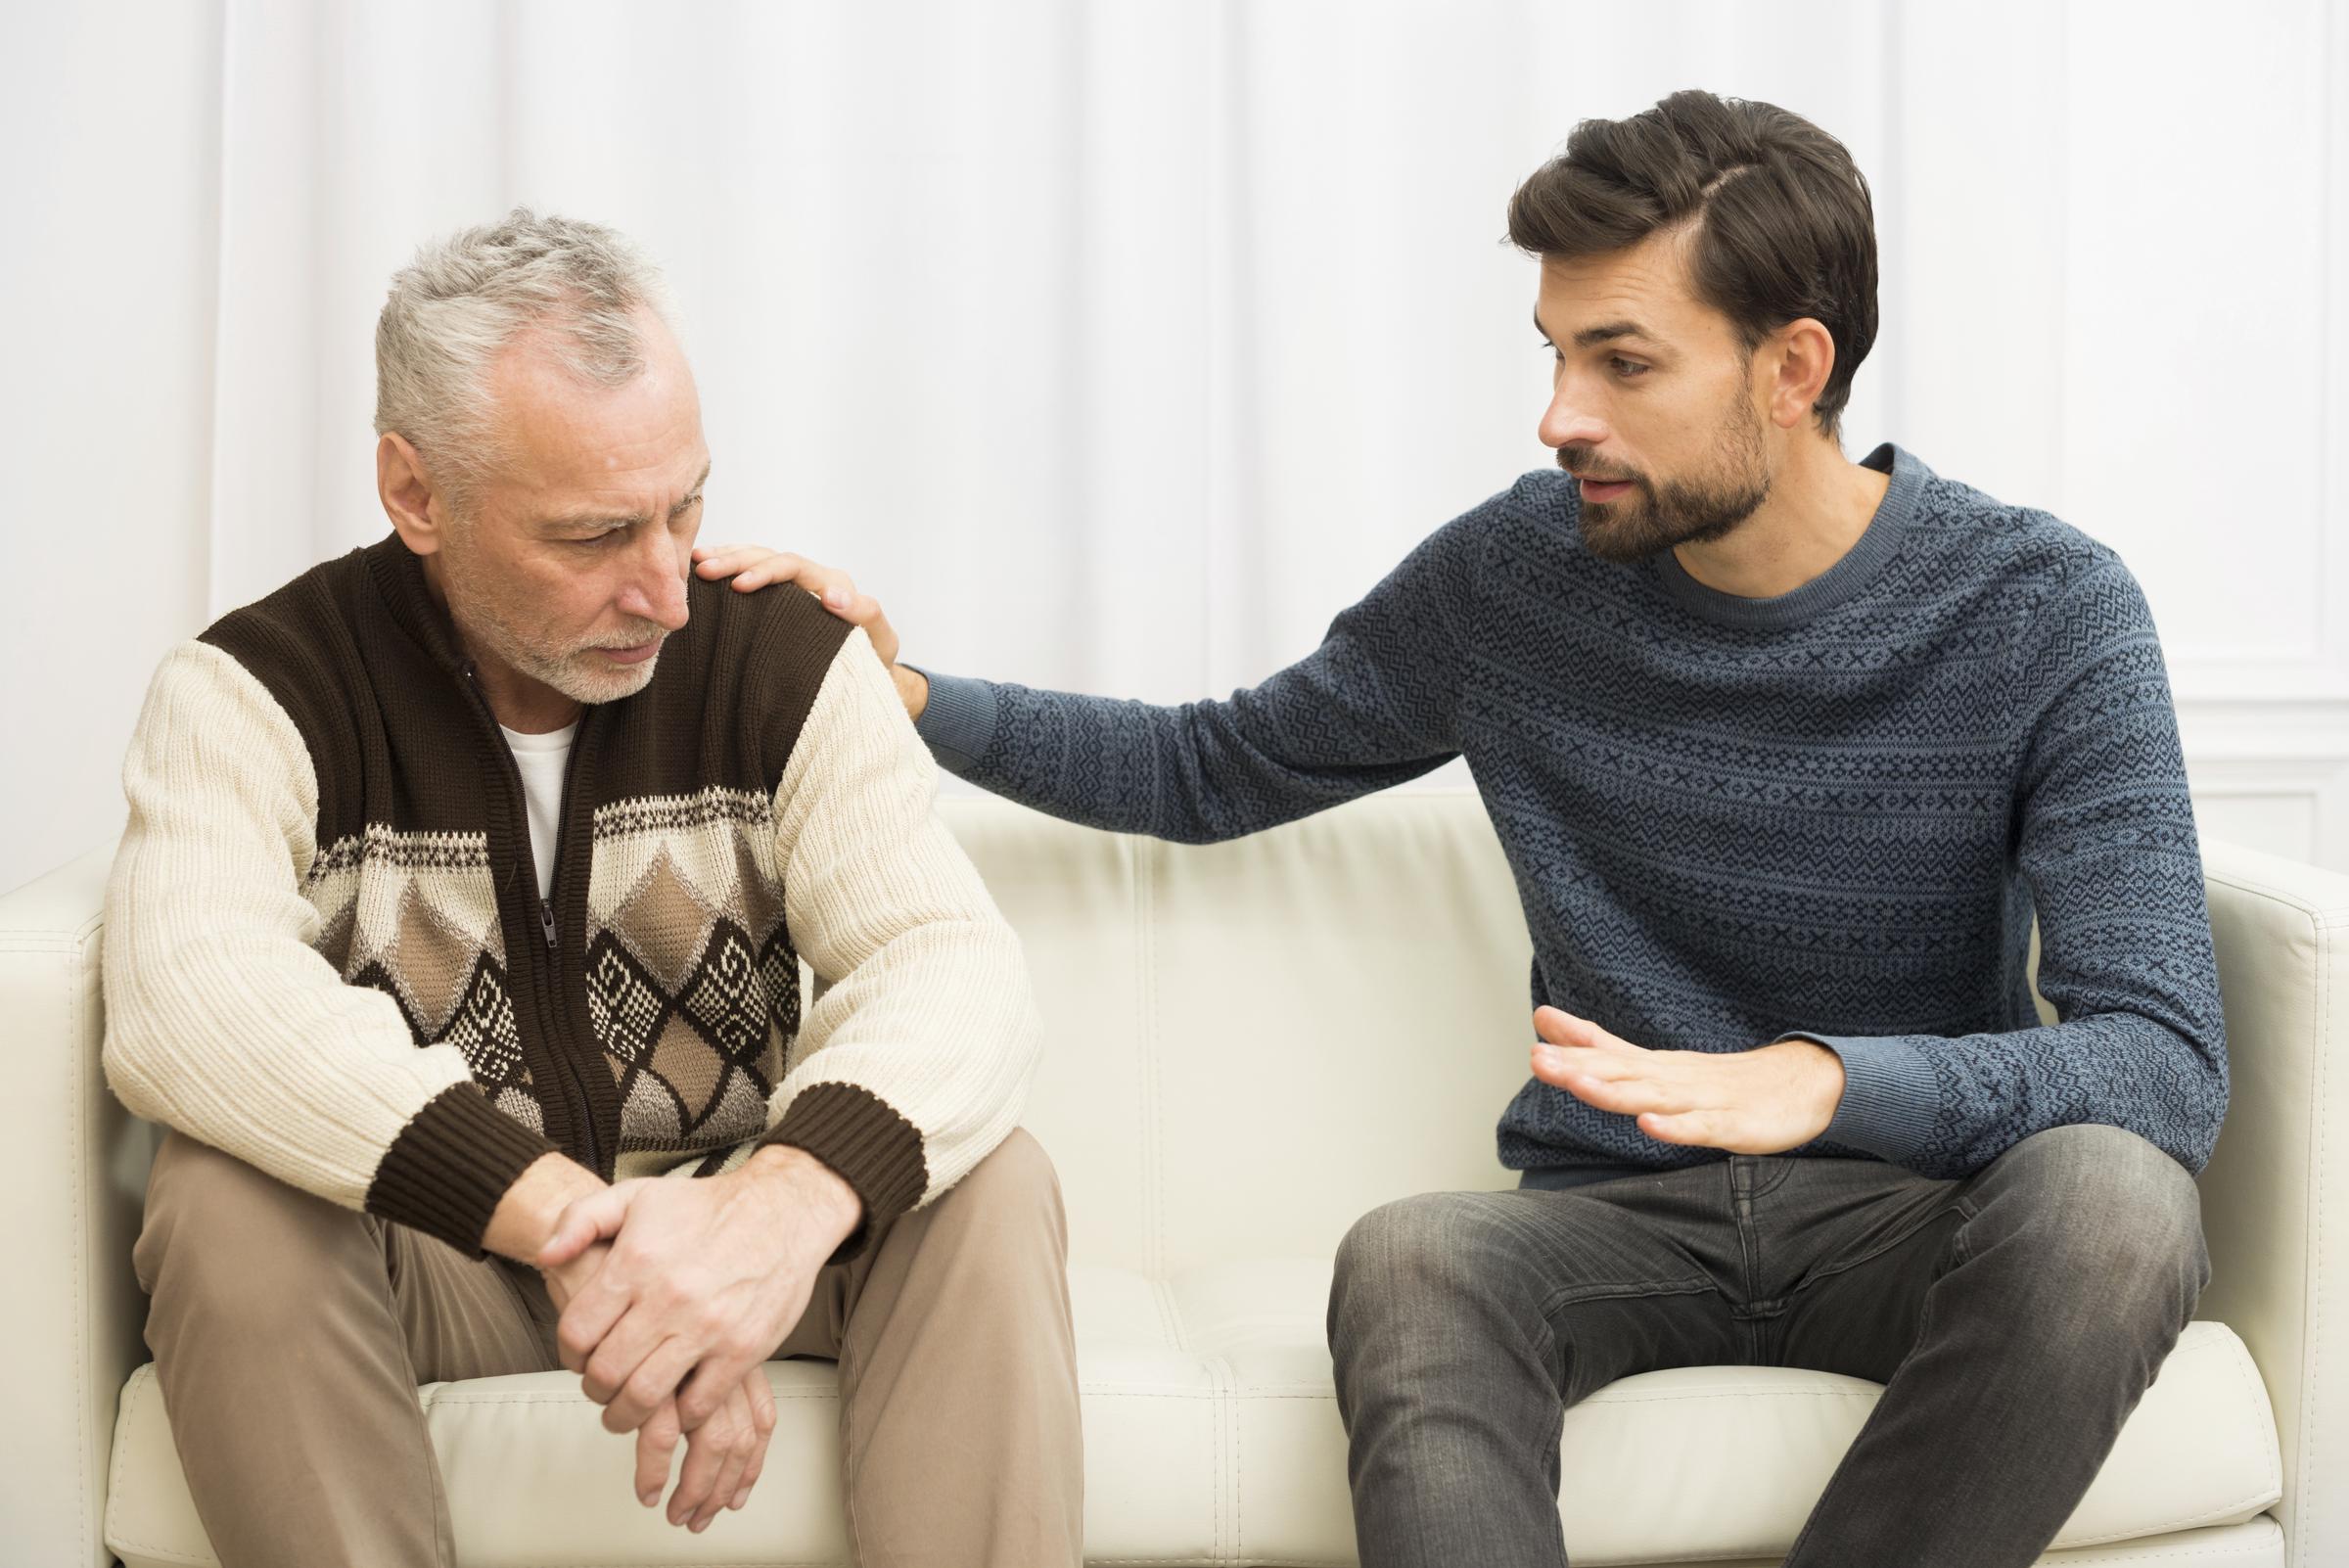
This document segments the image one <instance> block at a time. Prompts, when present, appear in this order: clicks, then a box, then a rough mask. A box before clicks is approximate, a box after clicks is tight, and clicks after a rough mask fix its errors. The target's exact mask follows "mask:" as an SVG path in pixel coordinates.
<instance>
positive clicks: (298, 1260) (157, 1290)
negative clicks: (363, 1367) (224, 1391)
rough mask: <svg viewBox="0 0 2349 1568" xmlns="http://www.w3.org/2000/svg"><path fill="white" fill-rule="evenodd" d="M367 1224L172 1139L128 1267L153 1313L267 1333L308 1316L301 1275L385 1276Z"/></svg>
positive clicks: (151, 1183) (202, 1147)
mask: <svg viewBox="0 0 2349 1568" xmlns="http://www.w3.org/2000/svg"><path fill="white" fill-rule="evenodd" d="M367 1225H368V1221H367V1219H366V1217H365V1216H363V1215H359V1214H356V1213H353V1212H351V1211H348V1210H345V1209H342V1208H339V1207H338V1206H336V1205H334V1204H332V1203H329V1202H327V1201H326V1200H325V1199H324V1198H320V1197H317V1196H315V1195H313V1194H311V1193H307V1192H303V1191H301V1190H300V1189H299V1188H297V1187H292V1186H288V1185H287V1184H286V1183H284V1182H282V1181H280V1180H278V1179H277V1178H276V1177H274V1176H269V1175H267V1174H266V1173H264V1172H261V1171H259V1170H256V1169H255V1168H253V1166H251V1165H248V1164H246V1163H245V1162H244V1161H242V1160H240V1159H238V1158H237V1157H236V1156H234V1155H232V1154H227V1153H223V1152H222V1151H221V1150H219V1149H216V1148H213V1147H211V1146H210V1145H208V1144H205V1143H200V1142H198V1141H197V1140H196V1139H194V1138H191V1137H189V1136H187V1135H186V1134H185V1133H182V1132H177V1131H174V1132H170V1133H167V1134H166V1135H165V1136H164V1138H163V1141H162V1143H161V1146H160V1147H159V1148H158V1149H157V1150H156V1157H155V1169H154V1170H153V1172H152V1173H151V1174H150V1176H149V1179H148V1186H147V1212H146V1216H145V1219H144V1221H143V1222H142V1224H141V1226H140V1230H139V1239H138V1243H137V1245H136V1246H135V1247H134V1249H133V1251H132V1263H133V1266H134V1268H136V1271H137V1273H138V1278H139V1283H140V1285H141V1286H143V1287H144V1288H145V1289H146V1290H147V1292H148V1294H149V1295H151V1296H153V1297H154V1298H155V1300H156V1310H157V1311H158V1312H161V1313H172V1312H180V1313H186V1312H194V1313H200V1314H203V1315H205V1316H207V1318H218V1319H222V1320H226V1321H229V1322H233V1323H235V1324H237V1325H239V1326H240V1327H244V1328H250V1329H253V1330H254V1331H259V1332H265V1331H270V1330H269V1325H270V1324H271V1323H272V1322H273V1321H275V1320H277V1319H280V1318H295V1319H298V1318H299V1315H300V1314H301V1313H302V1312H303V1311H304V1310H305V1305H304V1304H305V1303H306V1302H307V1301H308V1299H309V1297H308V1294H307V1292H305V1291H304V1290H302V1289H301V1288H299V1281H300V1279H301V1278H302V1277H303V1276H304V1275H305V1274H312V1275H314V1273H315V1271H316V1270H318V1269H323V1268H347V1267H353V1266H354V1265H355V1266H361V1267H374V1268H381V1267H383V1265H382V1255H381V1251H380V1248H378V1247H377V1246H376V1245H375V1244H374V1242H373V1240H372V1238H371V1237H370V1236H369V1235H368V1233H367Z"/></svg>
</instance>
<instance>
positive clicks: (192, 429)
mask: <svg viewBox="0 0 2349 1568" xmlns="http://www.w3.org/2000/svg"><path fill="white" fill-rule="evenodd" d="M121 10H122V8H119V7H107V6H79V5H38V6H35V5H17V4H13V3H12V4H10V5H8V7H7V9H6V10H4V11H0V147H4V148H6V149H7V150H8V158H7V164H6V173H5V174H0V222H4V223H5V224H6V229H7V232H6V236H5V243H0V300H7V301H8V305H7V321H8V330H7V335H6V338H5V340H4V341H5V342H6V343H7V346H8V355H7V365H6V374H5V375H0V476H5V484H0V506H4V507H5V518H6V521H5V523H4V524H0V548H4V550H5V560H6V562H7V566H8V571H9V582H10V586H11V591H10V593H9V595H8V600H7V607H6V613H5V616H4V617H0V759H5V761H0V889H4V888H9V887H13V886H15V885H16V884H17V883H19V882H22V881H23V880H25V879H26V878H29V877H31V876H34V875H37V874H38V873H39V872H41V871H43V870H46V869H47V868H48V867H49V866H50V865H52V864H54V863H55V862H57V861H59V860H62V859H64V858H66V857H67V856H69V855H71V854H74V853H79V852H80V851H82V850H85V849H88V848H89V847H91V846H92V845H94V844H97V843H100V842H102V841H103V840H105V839H106V838H108V837H109V836H111V835H112V834H114V833H115V832H117V831H118V830H119V828H120V825H121V821H122V796H121V789H120V786H119V784H118V783H117V774H118V770H119V766H120V761H121V756H122V743H123V740H124V738H125V737H126V736H127V735H128V734H129V732H130V725H131V721H132V719H133V718H134V717H135V716H136V715H137V713H138V704H139V699H140V697H141V696H142V695H143V694H144V692H145V691H146V688H147V677H148V676H149V674H150V673H152V672H153V670H154V669H155V665H156V661H157V660H158V659H160V658H161V656H162V653H163V650H164V649H165V648H167V647H168V646H169V645H170V644H171V642H172V641H173V640H174V639H176V638H179V637H184V636H186V635H187V634H188V633H189V632H191V631H193V630H195V629H196V628H197V627H198V626H200V625H201V624H202V623H203V622H204V620H205V611H206V604H205V592H206V571H205V554H206V550H207V541H208V538H209V535H210V521H211V520H210V518H209V516H208V513H207V500H206V497H207V491H208V489H209V486H210V484H211V470H212V440H211V436H212V324H213V315H214V308H215V301H216V300H217V298H218V289H217V284H218V274H217V271H216V263H215V257H216V252H217V236H218V226H217V225H218V200H217V198H218V188H219V146H220V13H219V7H218V6H216V5H203V4H186V5H169V6H154V7H140V8H137V11H138V15H137V17H136V18H135V26H132V25H126V23H128V22H129V21H131V20H133V19H126V18H124V17H123V16H120V15H118V14H117V13H119V12H120V11H121ZM131 40H135V47H126V42H129V41H131Z"/></svg>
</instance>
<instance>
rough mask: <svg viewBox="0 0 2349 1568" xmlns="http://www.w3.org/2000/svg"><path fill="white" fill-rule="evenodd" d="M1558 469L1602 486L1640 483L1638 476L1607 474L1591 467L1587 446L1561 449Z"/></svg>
mask: <svg viewBox="0 0 2349 1568" xmlns="http://www.w3.org/2000/svg"><path fill="white" fill-rule="evenodd" d="M1558 467H1560V468H1561V469H1564V470H1566V471H1567V472H1568V473H1571V474H1574V475H1575V476H1576V477H1577V478H1579V479H1588V480H1596V481H1597V482H1599V483H1600V484H1623V483H1625V482H1627V481H1628V482H1630V483H1632V484H1638V483H1639V476H1638V475H1636V474H1606V473H1601V472H1599V471H1598V470H1596V469H1594V468H1592V467H1591V466H1590V449H1589V447H1587V446H1561V447H1559V448H1558Z"/></svg>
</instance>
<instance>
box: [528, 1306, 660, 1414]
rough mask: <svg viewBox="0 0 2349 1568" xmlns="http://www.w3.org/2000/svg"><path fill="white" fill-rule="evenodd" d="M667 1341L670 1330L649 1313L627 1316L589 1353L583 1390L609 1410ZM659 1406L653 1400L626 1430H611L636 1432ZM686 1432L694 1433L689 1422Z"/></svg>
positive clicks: (581, 1372)
mask: <svg viewBox="0 0 2349 1568" xmlns="http://www.w3.org/2000/svg"><path fill="white" fill-rule="evenodd" d="M580 1294H581V1296H584V1295H585V1292H583V1291H582V1292H581V1293H580ZM575 1299H576V1298H575ZM565 1311H566V1312H568V1311H569V1309H568V1308H566V1309H565ZM555 1332H556V1335H557V1336H558V1337H560V1336H561V1334H562V1332H563V1330H562V1327H561V1325H560V1324H558V1325H557V1326H556V1329H555ZM667 1339H668V1328H667V1327H666V1326H665V1325H663V1324H662V1323H661V1322H659V1321H658V1320H657V1319H655V1318H654V1317H653V1315H652V1314H650V1313H647V1312H644V1311H642V1310H636V1311H631V1312H629V1313H626V1314H623V1315H622V1317H621V1319H620V1321H619V1322H617V1323H615V1324H614V1325H613V1326H612V1327H611V1328H610V1329H609V1330H607V1331H606V1333H605V1334H604V1337H603V1338H602V1339H600V1340H598V1341H596V1343H595V1345H594V1347H593V1349H592V1350H590V1351H589V1353H588V1355H587V1359H586V1360H584V1361H583V1362H581V1363H580V1366H579V1388H580V1390H581V1391H582V1392H583V1393H585V1394H586V1396H587V1397H588V1398H589V1399H591V1400H593V1401H595V1403H596V1404H598V1405H602V1406H606V1407H609V1406H610V1405H611V1404H612V1402H613V1401H614V1400H616V1399H618V1398H620V1397H621V1395H622V1394H623V1393H624V1392H626V1389H627V1383H628V1379H629V1378H630V1377H632V1376H634V1375H635V1373H636V1370H637V1368H639V1367H641V1366H642V1365H643V1364H644V1361H645V1358H646V1357H648V1356H650V1355H652V1354H653V1352H654V1351H655V1350H657V1349H659V1348H660V1346H661V1345H662V1344H663V1342H664V1341H666V1340H667ZM660 1403H661V1402H660V1401H659V1400H654V1401H653V1402H652V1404H650V1405H646V1406H645V1407H643V1408H641V1409H639V1410H637V1411H636V1419H635V1420H634V1421H631V1422H629V1423H628V1424H627V1425H626V1426H624V1427H614V1428H613V1429H612V1430H614V1431H616V1432H633V1431H635V1430H636V1428H637V1426H638V1425H639V1424H640V1423H641V1422H642V1421H643V1420H644V1418H645V1417H646V1416H648V1415H650V1414H652V1413H653V1406H654V1405H658V1404H660ZM687 1429H688V1430H691V1425H690V1423H688V1426H687Z"/></svg>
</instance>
